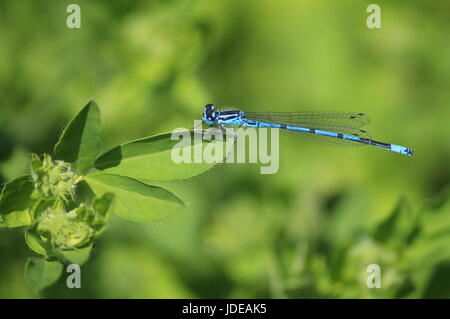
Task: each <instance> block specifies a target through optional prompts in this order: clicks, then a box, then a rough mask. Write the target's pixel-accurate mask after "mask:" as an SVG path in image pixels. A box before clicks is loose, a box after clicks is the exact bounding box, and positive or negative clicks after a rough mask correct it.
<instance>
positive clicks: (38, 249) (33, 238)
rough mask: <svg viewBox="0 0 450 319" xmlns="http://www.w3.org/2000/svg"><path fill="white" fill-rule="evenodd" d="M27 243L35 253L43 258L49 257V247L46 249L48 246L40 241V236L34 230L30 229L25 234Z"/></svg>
mask: <svg viewBox="0 0 450 319" xmlns="http://www.w3.org/2000/svg"><path fill="white" fill-rule="evenodd" d="M25 241H26V243H27V245H28V247H30V249H31V250H33V251H34V252H35V253H37V254H39V255H42V256H49V253H48V250H47V249H48V247H47V249H46V245H45V244H44V243H43V241H42V240H41V239H39V235H37V234H36V233H35V231H34V229H28V230H27V231H26V232H25Z"/></svg>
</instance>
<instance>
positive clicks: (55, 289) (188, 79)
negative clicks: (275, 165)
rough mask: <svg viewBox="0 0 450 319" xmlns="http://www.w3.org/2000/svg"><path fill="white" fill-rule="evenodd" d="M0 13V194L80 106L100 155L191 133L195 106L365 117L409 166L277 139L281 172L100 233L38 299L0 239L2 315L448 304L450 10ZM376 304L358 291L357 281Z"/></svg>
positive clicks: (181, 186)
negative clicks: (183, 306)
mask: <svg viewBox="0 0 450 319" xmlns="http://www.w3.org/2000/svg"><path fill="white" fill-rule="evenodd" d="M72 2H73V1H62V0H45V1H31V0H27V1H25V0H23V1H14V0H2V1H1V2H0V96H1V99H0V145H1V146H0V147H1V149H0V174H1V175H0V182H1V183H4V182H6V181H7V180H9V179H11V178H13V177H15V176H17V175H18V174H22V173H24V172H26V170H27V169H28V156H29V154H30V153H31V152H35V153H44V152H51V150H52V146H53V144H54V143H55V142H56V140H57V138H58V135H59V134H60V133H61V130H62V129H63V127H64V125H65V123H66V122H67V121H68V120H69V119H70V118H71V117H72V116H73V115H74V114H75V113H76V112H78V110H79V109H81V107H82V106H84V105H85V103H86V102H87V101H88V100H90V99H94V100H95V101H96V102H97V103H98V105H99V106H100V108H101V111H102V138H103V141H102V142H103V144H102V147H103V150H107V149H108V148H110V147H112V146H115V145H117V144H119V143H122V142H125V141H127V140H129V139H134V138H139V137H144V136H149V135H153V134H157V133H161V132H166V131H171V130H172V129H174V128H176V127H187V128H189V127H192V125H193V120H194V119H200V116H201V111H202V108H203V106H204V105H205V104H207V103H215V104H216V105H219V106H220V105H228V106H230V105H233V106H238V107H240V108H242V109H244V110H248V111H301V110H323V111H358V112H364V113H368V114H369V115H370V117H371V119H372V122H371V124H370V126H369V129H370V131H371V132H372V136H373V137H374V138H375V139H377V140H380V141H384V142H392V143H397V144H401V145H406V146H408V147H411V148H413V149H414V150H415V152H416V153H415V157H413V158H407V157H406V156H401V155H397V154H394V153H390V152H385V151H382V150H378V149H375V148H356V149H351V148H334V147H328V146H324V145H320V144H319V145H314V144H310V143H308V142H304V141H300V140H297V139H290V138H284V137H283V138H282V143H281V149H280V170H279V172H278V173H277V174H274V175H260V174H259V165H254V164H253V165H251V164H245V165H244V164H239V165H238V164H234V165H225V164H223V165H218V166H216V167H215V168H213V169H212V170H210V171H208V172H206V173H205V174H202V175H200V176H197V177H195V178H193V179H191V180H186V181H180V182H179V183H177V184H176V185H173V187H174V189H176V190H177V192H178V193H179V194H181V195H182V196H183V197H184V199H185V200H187V201H188V202H189V203H190V205H189V207H188V208H187V209H186V210H185V211H184V212H183V213H182V214H181V215H178V216H176V217H174V218H172V219H169V220H167V221H164V222H160V223H154V224H138V223H134V222H128V221H124V220H120V219H118V218H112V219H111V223H110V226H109V228H108V229H107V231H106V232H105V233H104V235H103V236H102V237H101V238H100V240H98V241H97V244H96V246H95V249H94V251H93V255H92V257H91V259H90V260H89V261H88V263H87V264H86V265H84V266H83V268H82V288H81V289H68V288H66V286H65V276H64V275H63V278H62V279H61V280H60V281H59V282H58V283H57V284H56V285H54V286H52V287H50V288H48V289H46V290H44V291H43V292H42V293H41V294H40V295H37V294H34V293H33V292H32V291H31V289H30V288H29V287H28V285H27V283H26V282H25V280H24V277H23V268H24V264H25V261H26V258H27V257H28V256H31V255H32V254H33V253H32V252H31V251H30V250H29V249H28V247H27V246H26V244H25V242H24V240H23V233H22V232H21V231H20V230H17V229H13V230H10V229H1V231H0V297H1V298H17V297H20V298H34V297H48V298H72V297H76V298H78V297H85V298H252V297H262V298H311V297H319V298H373V297H375V298H393V297H406V298H408V297H418V298H421V297H425V298H428V297H437V298H448V297H450V245H449V244H448V243H449V242H450V203H449V198H450V196H449V194H450V192H449V191H448V188H446V186H447V185H448V184H449V181H450V165H449V163H450V147H449V144H450V125H449V124H450V123H449V120H450V105H449V102H450V89H449V88H450V34H449V32H448V30H449V27H450V19H449V18H450V2H448V1H426V0H423V1H386V0H380V1H377V2H376V3H378V4H379V5H380V6H381V10H382V11H381V14H382V28H381V29H368V28H367V26H366V18H367V16H368V13H366V8H367V6H368V4H370V3H372V2H373V1H359V0H342V1H326V0H303V1H298V0H283V1H273V0H248V1H238V0H222V1H206V0H198V1H195V0H193V1H182V0H166V1H162V0H160V1H121V0H111V1H76V3H77V4H79V5H80V6H81V29H68V28H67V27H66V18H67V16H68V13H66V7H67V5H69V4H70V3H72ZM373 263H375V264H379V265H380V267H381V270H382V273H381V282H382V287H381V288H380V289H369V288H368V287H367V285H366V278H367V275H368V273H367V272H366V267H367V266H368V265H369V264H373Z"/></svg>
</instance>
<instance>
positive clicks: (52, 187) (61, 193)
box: [31, 154, 81, 202]
mask: <svg viewBox="0 0 450 319" xmlns="http://www.w3.org/2000/svg"><path fill="white" fill-rule="evenodd" d="M31 176H32V177H33V181H34V185H35V188H36V190H37V191H38V192H39V193H40V194H41V195H42V196H43V197H44V198H53V199H58V200H62V201H64V202H67V201H68V200H69V199H72V200H73V199H74V197H75V188H76V184H77V183H78V182H79V181H80V180H81V177H80V176H78V175H76V174H75V173H74V172H73V171H72V167H71V165H70V164H69V163H66V162H64V161H53V160H52V158H51V157H50V155H48V154H44V156H43V159H42V160H41V159H40V158H39V156H37V155H35V154H33V156H32V159H31Z"/></svg>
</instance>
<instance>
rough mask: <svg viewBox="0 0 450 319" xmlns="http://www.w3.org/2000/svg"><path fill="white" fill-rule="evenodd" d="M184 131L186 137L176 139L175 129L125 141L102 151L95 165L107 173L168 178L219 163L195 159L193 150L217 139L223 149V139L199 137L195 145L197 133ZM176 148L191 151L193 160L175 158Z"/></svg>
mask: <svg viewBox="0 0 450 319" xmlns="http://www.w3.org/2000/svg"><path fill="white" fill-rule="evenodd" d="M182 134H184V135H183V136H184V138H183V140H182V141H180V140H178V139H175V140H173V139H172V138H171V136H172V134H171V133H165V134H161V135H155V136H151V137H146V138H143V139H138V140H135V141H131V142H128V143H125V144H122V145H120V146H118V147H115V148H113V149H111V150H110V151H108V152H106V153H104V154H103V155H101V156H100V157H99V158H98V159H97V160H96V162H95V167H96V168H98V169H100V170H102V171H105V172H107V173H114V174H118V175H122V176H128V177H132V178H136V179H139V180H142V179H147V180H155V181H157V180H162V181H167V180H175V179H185V178H189V177H192V176H195V175H198V174H201V173H203V172H205V171H207V170H208V169H210V168H212V167H213V166H214V165H216V164H217V163H206V162H205V161H202V162H201V163H194V159H195V158H194V155H193V153H194V152H197V154H202V147H203V146H205V145H208V144H209V145H211V144H210V143H217V144H215V145H216V146H217V147H218V148H222V150H223V149H224V145H225V144H224V142H223V141H220V140H213V141H212V142H211V141H206V140H202V139H200V138H198V139H196V140H197V141H198V144H196V145H195V146H194V142H193V141H194V138H193V135H194V134H192V133H191V132H187V131H186V132H184V133H183V132H181V133H180V135H182ZM175 135H176V134H175ZM173 152H177V154H187V156H188V158H190V162H189V163H185V162H181V163H176V162H175V161H174V160H173V158H172V155H173ZM223 153H225V152H224V151H223ZM224 155H226V154H224ZM222 158H224V156H222Z"/></svg>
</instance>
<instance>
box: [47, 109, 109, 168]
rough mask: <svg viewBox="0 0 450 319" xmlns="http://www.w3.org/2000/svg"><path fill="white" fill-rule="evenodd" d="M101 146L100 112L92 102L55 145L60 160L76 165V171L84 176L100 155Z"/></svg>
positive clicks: (68, 126) (71, 123) (69, 125)
mask: <svg viewBox="0 0 450 319" xmlns="http://www.w3.org/2000/svg"><path fill="white" fill-rule="evenodd" d="M99 144H100V110H99V108H98V106H97V104H95V102H93V101H90V102H89V103H88V104H87V105H86V106H85V107H84V108H83V109H82V110H81V111H80V113H78V114H77V115H76V116H75V117H74V118H73V119H72V120H71V121H70V122H69V124H68V125H67V126H66V128H65V129H64V131H63V133H62V135H61V137H60V139H59V141H58V143H57V144H56V145H55V155H56V157H57V158H58V159H60V160H64V161H66V162H69V163H74V166H75V171H76V172H77V173H78V174H79V175H82V174H84V173H85V172H86V171H88V170H89V169H90V168H92V164H93V162H94V160H95V158H96V157H97V155H98V150H99Z"/></svg>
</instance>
